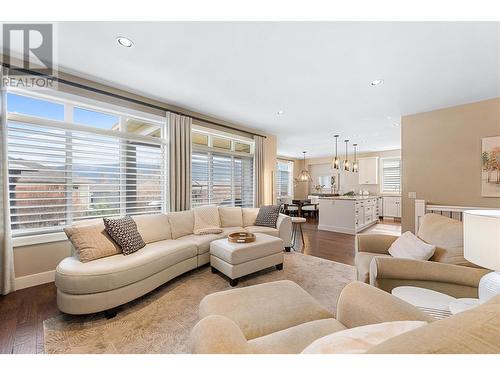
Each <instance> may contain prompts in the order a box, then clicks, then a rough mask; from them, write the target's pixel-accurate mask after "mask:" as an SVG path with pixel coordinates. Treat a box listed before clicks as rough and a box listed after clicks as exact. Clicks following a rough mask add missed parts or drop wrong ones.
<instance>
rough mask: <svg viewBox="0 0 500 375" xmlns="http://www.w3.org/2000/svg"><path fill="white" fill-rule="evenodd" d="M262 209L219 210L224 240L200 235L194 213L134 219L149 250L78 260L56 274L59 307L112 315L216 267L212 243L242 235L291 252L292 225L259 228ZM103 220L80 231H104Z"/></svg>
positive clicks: (282, 222)
mask: <svg viewBox="0 0 500 375" xmlns="http://www.w3.org/2000/svg"><path fill="white" fill-rule="evenodd" d="M258 211H259V209H258V208H243V209H242V208H238V207H224V208H223V207H219V217H220V221H221V226H222V229H223V232H222V233H221V234H207V235H195V234H193V228H194V214H193V211H181V212H172V213H169V214H154V215H140V216H134V217H133V218H134V220H135V222H136V223H137V227H138V230H139V233H140V234H141V236H142V238H143V239H144V242H145V243H146V247H144V248H142V249H141V250H139V251H137V252H136V253H133V254H130V255H127V256H124V255H123V254H118V255H113V256H108V257H105V258H100V259H96V260H92V261H90V262H85V263H83V262H81V261H80V260H79V258H78V257H77V256H75V255H73V256H71V257H68V258H65V259H63V260H62V261H61V262H60V263H59V265H58V266H57V269H56V276H55V283H56V287H57V305H58V307H59V310H61V311H63V312H65V313H69V314H89V313H95V312H99V311H107V310H112V309H113V308H115V307H117V306H120V305H122V304H124V303H127V302H129V301H132V300H134V299H135V298H138V297H140V296H142V295H144V294H146V293H148V292H150V291H152V290H153V289H155V288H157V287H158V286H160V285H162V284H164V283H165V282H167V281H169V280H171V279H173V278H175V277H177V276H179V275H181V274H183V273H185V272H187V271H190V270H192V269H195V268H197V267H200V266H202V265H204V264H207V263H209V262H210V251H209V250H210V243H211V242H212V241H214V240H216V239H220V238H224V237H227V235H229V234H230V233H233V232H236V231H243V230H246V231H249V232H252V233H266V234H268V235H273V236H276V237H280V238H281V239H282V240H283V241H284V246H285V250H289V249H290V245H291V244H290V240H291V232H292V223H291V219H290V217H288V216H286V215H282V214H280V216H279V218H278V222H277V225H276V226H277V228H269V227H260V226H255V220H256V218H257V213H258ZM101 224H102V219H95V220H86V221H82V222H78V224H75V226H77V227H78V226H85V225H101Z"/></svg>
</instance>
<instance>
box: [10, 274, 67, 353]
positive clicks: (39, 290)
mask: <svg viewBox="0 0 500 375" xmlns="http://www.w3.org/2000/svg"><path fill="white" fill-rule="evenodd" d="M57 314H59V310H58V309H57V305H56V288H55V285H54V283H49V284H44V285H38V286H34V287H32V288H26V289H22V290H18V291H16V292H14V293H11V294H8V295H6V296H0V353H2V354H5V353H14V354H17V353H19V354H28V353H31V354H33V353H43V321H44V320H45V319H47V318H49V317H52V316H55V315H57Z"/></svg>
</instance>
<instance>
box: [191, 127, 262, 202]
mask: <svg viewBox="0 0 500 375" xmlns="http://www.w3.org/2000/svg"><path fill="white" fill-rule="evenodd" d="M191 132H192V133H198V134H203V135H205V136H207V137H208V145H206V146H205V145H200V144H196V143H192V144H191V146H192V147H191V148H192V150H191V156H192V155H193V154H194V153H196V152H198V153H207V155H208V157H209V161H208V165H209V166H208V168H209V169H212V168H213V166H212V163H213V157H214V155H222V156H227V157H230V158H231V197H230V199H231V200H232V203H233V205H232V206H231V207H238V206H234V203H235V179H234V166H235V158H237V157H242V158H247V159H251V160H252V205H251V206H252V207H253V206H255V141H254V140H252V139H249V138H244V137H239V136H237V135H233V134H228V133H223V132H220V131H215V130H212V129H206V128H204V127H202V126H200V125H196V124H195V125H193V127H192V130H191ZM213 138H226V139H229V140H230V141H231V149H230V150H229V149H228V150H226V149H223V148H218V147H213ZM236 143H246V144H248V145H249V146H250V153H248V152H240V151H236V150H235V144H236ZM207 185H208V186H211V185H212V186H213V176H210V174H209V175H208V176H207ZM192 186H193V177H192V176H191V206H193V207H194V206H195V204H194V203H195V202H193V189H192ZM206 204H217V203H216V202H211V201H210V198H209V200H208V202H207V203H206ZM242 207H244V206H242Z"/></svg>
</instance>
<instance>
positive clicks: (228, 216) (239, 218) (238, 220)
mask: <svg viewBox="0 0 500 375" xmlns="http://www.w3.org/2000/svg"><path fill="white" fill-rule="evenodd" d="M219 216H220V223H221V225H222V227H223V228H227V227H242V226H243V212H242V211H241V207H219Z"/></svg>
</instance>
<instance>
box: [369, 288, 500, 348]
mask: <svg viewBox="0 0 500 375" xmlns="http://www.w3.org/2000/svg"><path fill="white" fill-rule="evenodd" d="M368 353H379V354H498V353H500V295H497V296H495V297H493V298H491V299H490V300H488V301H487V302H485V303H482V304H480V305H479V306H477V307H474V308H472V309H470V310H467V311H464V312H461V313H459V314H455V315H452V316H450V317H449V318H446V319H441V320H438V321H435V322H433V323H431V324H427V325H425V326H423V327H420V328H417V329H415V330H413V331H410V332H406V333H404V334H402V335H398V336H396V337H393V338H391V339H389V340H387V341H384V342H383V343H381V344H380V345H377V346H375V347H373V348H372V349H370V350H369V351H368Z"/></svg>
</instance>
